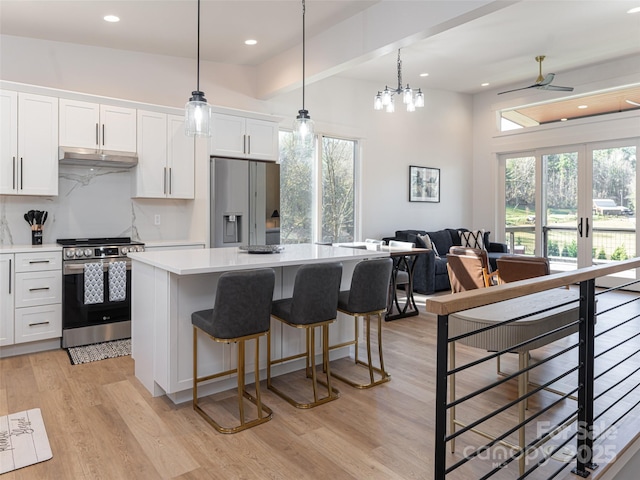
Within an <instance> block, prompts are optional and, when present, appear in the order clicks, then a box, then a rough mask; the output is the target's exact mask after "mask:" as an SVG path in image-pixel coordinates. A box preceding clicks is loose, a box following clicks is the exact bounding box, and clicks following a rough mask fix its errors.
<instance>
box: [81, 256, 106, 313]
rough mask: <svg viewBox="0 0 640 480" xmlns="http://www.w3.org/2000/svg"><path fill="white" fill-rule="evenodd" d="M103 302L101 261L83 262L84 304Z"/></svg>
mask: <svg viewBox="0 0 640 480" xmlns="http://www.w3.org/2000/svg"><path fill="white" fill-rule="evenodd" d="M103 302H104V275H103V274H102V262H99V263H85V264H84V304H85V305H91V304H93V303H103Z"/></svg>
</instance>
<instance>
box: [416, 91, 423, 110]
mask: <svg viewBox="0 0 640 480" xmlns="http://www.w3.org/2000/svg"><path fill="white" fill-rule="evenodd" d="M415 103H416V107H418V108H420V107H424V93H422V90H420V89H418V92H417V93H416V101H415Z"/></svg>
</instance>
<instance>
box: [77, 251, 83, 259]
mask: <svg viewBox="0 0 640 480" xmlns="http://www.w3.org/2000/svg"><path fill="white" fill-rule="evenodd" d="M83 255H84V252H83V251H82V250H76V257H78V258H79V257H81V256H83Z"/></svg>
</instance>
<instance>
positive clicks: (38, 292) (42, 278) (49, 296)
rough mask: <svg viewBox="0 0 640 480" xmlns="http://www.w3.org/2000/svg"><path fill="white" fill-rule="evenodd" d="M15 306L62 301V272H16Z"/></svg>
mask: <svg viewBox="0 0 640 480" xmlns="http://www.w3.org/2000/svg"><path fill="white" fill-rule="evenodd" d="M15 298H16V299H15V307H16V308H23V307H35V306H37V305H49V304H51V303H61V302H62V274H61V273H60V270H52V271H48V272H28V273H16V297H15Z"/></svg>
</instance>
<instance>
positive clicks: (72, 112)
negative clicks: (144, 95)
mask: <svg viewBox="0 0 640 480" xmlns="http://www.w3.org/2000/svg"><path fill="white" fill-rule="evenodd" d="M60 145H61V146H63V147H81V148H92V149H99V150H115V151H119V152H135V151H136V110H135V109H134V108H124V107H116V106H112V105H101V104H97V103H91V102H83V101H78V100H68V99H64V98H62V99H60Z"/></svg>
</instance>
